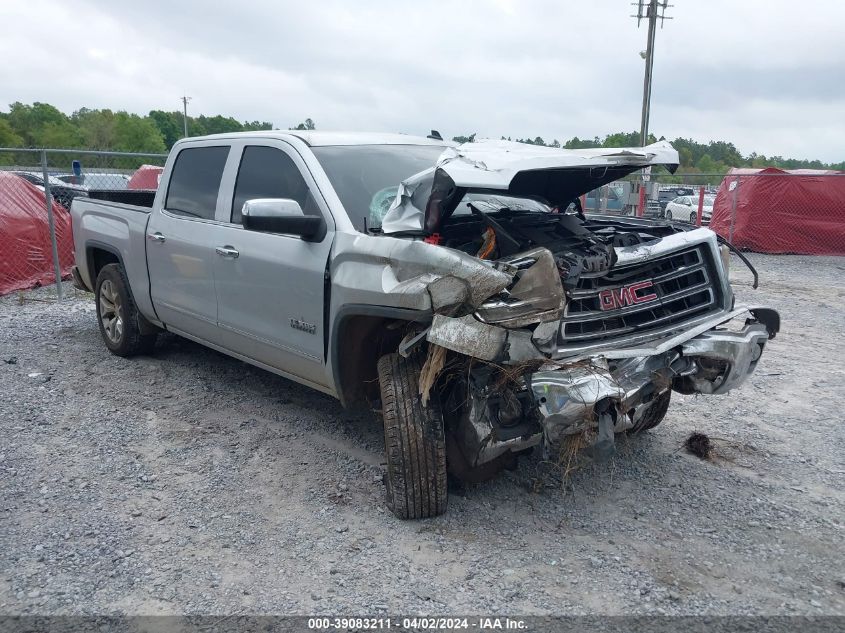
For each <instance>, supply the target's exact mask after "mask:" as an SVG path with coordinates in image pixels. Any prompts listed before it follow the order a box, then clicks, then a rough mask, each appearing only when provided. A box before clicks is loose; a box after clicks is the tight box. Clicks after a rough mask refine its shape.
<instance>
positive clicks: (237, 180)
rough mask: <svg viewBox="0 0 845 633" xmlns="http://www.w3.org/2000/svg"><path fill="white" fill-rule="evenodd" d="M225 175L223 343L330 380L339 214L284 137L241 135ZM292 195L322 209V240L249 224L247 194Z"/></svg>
mask: <svg viewBox="0 0 845 633" xmlns="http://www.w3.org/2000/svg"><path fill="white" fill-rule="evenodd" d="M232 151H233V152H239V153H240V157H239V159H237V160H236V158H237V155H234V154H233V156H232V158H231V159H230V164H229V167H228V168H227V175H226V176H225V177H224V180H225V181H226V182H227V183H229V182H233V183H234V184H233V186H232V185H229V186H228V187H226V188H227V190H228V191H227V193H228V194H229V195H228V198H227V200H226V201H225V203H224V204H223V205H222V207H221V210H220V211H221V214H222V215H221V216H218V220H220V224H219V225H218V226H217V227H215V231H214V235H215V241H214V243H213V244H212V247H213V248H217V249H219V252H216V254H215V256H214V264H213V266H214V279H215V287H216V290H217V320H218V324H219V326H220V333H219V336H220V337H221V340H222V344H223V345H224V346H225V347H226V348H228V349H230V350H232V351H234V352H237V353H239V354H243V355H245V356H248V357H249V358H252V359H254V360H257V361H260V362H262V363H265V364H267V365H270V366H271V367H273V368H275V369H277V370H280V371H283V372H286V373H289V374H292V375H294V376H296V377H299V378H301V379H304V380H306V381H309V382H312V383H315V384H317V385H325V383H326V377H325V366H324V365H325V361H324V334H325V332H324V302H325V300H326V297H325V294H324V288H325V284H326V281H325V280H326V278H325V275H326V267H327V264H328V259H329V251H330V250H331V246H332V240H333V237H334V221H333V220H332V217H331V214H330V213H329V211H328V207H327V206H326V203H325V201H324V200H323V198H322V196H321V194H320V193H319V190H318V189H317V187H316V184H315V182H314V181H313V179H312V177H311V174H310V172H309V171H308V169H307V167H306V165H305V163H304V161H303V160H302V158H301V157H300V155H299V153H298V152H297V151H296V150H295V149H294V148H293V147H292V146H290V145H289V144H288V143H286V142H284V141H281V140H278V141H274V140H266V141H264V140H262V141H255V142H248V141H240V142H239V144H236V145H234V146H233V150H232ZM256 198H289V199H293V200H296V201H297V202H298V203H299V204H300V206H301V207H302V209H303V211H304V212H305V214H306V215H322V216H323V217H324V219H325V221H326V225H327V229H328V230H327V231H326V234H325V236H323V238H322V239H321V240H320V241H306V240H303V239H302V238H300V237H297V236H294V235H281V234H274V233H263V232H258V231H252V230H250V231H248V230H246V229H244V228H243V225H242V224H241V209H242V207H243V204H244V202H245V201H247V200H251V199H256Z"/></svg>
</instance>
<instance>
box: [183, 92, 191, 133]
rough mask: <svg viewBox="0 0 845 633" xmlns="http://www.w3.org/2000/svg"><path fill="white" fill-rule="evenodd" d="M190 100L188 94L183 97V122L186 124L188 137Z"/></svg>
mask: <svg viewBox="0 0 845 633" xmlns="http://www.w3.org/2000/svg"><path fill="white" fill-rule="evenodd" d="M190 100H191V98H190V97H188V96H184V97H182V123H183V124H184V125H185V138H188V101H190Z"/></svg>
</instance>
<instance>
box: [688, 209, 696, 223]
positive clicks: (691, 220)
mask: <svg viewBox="0 0 845 633" xmlns="http://www.w3.org/2000/svg"><path fill="white" fill-rule="evenodd" d="M697 219H698V213H697V212H695V211H693V212H692V213H690V214H689V223H690V224H695V221H696V220H697Z"/></svg>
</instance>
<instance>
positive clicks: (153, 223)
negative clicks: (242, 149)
mask: <svg viewBox="0 0 845 633" xmlns="http://www.w3.org/2000/svg"><path fill="white" fill-rule="evenodd" d="M229 151H230V147H229V146H228V145H220V144H219V142H218V144H217V145H214V144H204V145H200V146H193V147H186V148H184V149H182V150H181V151H180V152H179V154H178V155H177V156H176V159H175V162H174V164H173V169H172V170H171V176H170V181H169V182H168V183H167V185H166V186H167V190H166V192H164V198H163V202H162V205H161V207H160V208H157V209H155V210H154V211H153V214H152V217H151V218H150V222H149V224H148V225H147V268H148V270H149V274H150V296H151V297H152V301H153V307H154V308H155V311H156V314H157V315H158V318H159V320H161V321H162V322H163V323H164V324H166V325H167V326H168V327H169V328H171V329H177V330H180V331H182V332H185V333H187V334H192V335H194V336H198V337H200V338H203V339H207V340H214V338H215V332H216V330H217V295H216V293H215V290H214V273H213V265H212V264H213V263H214V260H213V256H214V247H213V246H212V244H213V242H214V240H215V238H216V235H215V226H216V224H217V222H216V219H215V217H216V214H217V207H218V198H219V196H220V182H221V179H222V176H223V170H224V167H225V165H226V160H227V157H228V155H229Z"/></svg>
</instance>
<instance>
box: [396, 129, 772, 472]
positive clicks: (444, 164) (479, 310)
mask: <svg viewBox="0 0 845 633" xmlns="http://www.w3.org/2000/svg"><path fill="white" fill-rule="evenodd" d="M677 163H678V154H677V152H676V151H675V150H674V149H673V148H672V147H671V146H670V145H668V144H667V143H663V142H661V143H657V144H654V145H650V146H647V147H644V148H629V149H596V150H578V151H564V150H555V149H550V148H537V147H529V146H525V145H522V144H514V143H508V142H504V141H502V142H486V143H469V144H465V145H462V146H460V147H458V148H456V149H454V150H450V151H447V152H444V154H443V156H442V157H441V159H440V160H438V163H437V165H436V166H435V167H434V168H432V169H430V170H426V171H425V172H421V173H420V174H417V175H415V176H413V177H411V178H409V179H408V180H406V181H405V182H403V184H402V186H401V187H400V188H399V191H398V193H397V196H396V199H395V201H394V203H393V205H392V206H391V208H390V210H389V211H388V213H387V215H386V216H385V217H384V221H383V224H382V226H383V232H384V233H385V234H388V235H389V236H396V237H401V238H405V239H409V238H410V240H412V241H411V242H410V243H409V244H408V247H407V248H406V249H397V250H396V251H392V252H395V253H401V258H398V257H396V256H395V255H394V258H395V259H394V260H390V261H391V262H395V263H391V264H390V266H391V271H390V274H389V275H384V276H383V277H382V279H390V281H391V282H393V280H394V279H395V280H396V283H395V284H394V285H393V286H392V287H391V290H392V291H393V292H399V291H400V290H401V292H402V293H403V295H402V296H403V298H405V297H408V296H409V293H410V294H414V293H416V294H414V296H415V297H417V298H419V299H420V301H421V302H422V303H423V304H425V305H426V306H428V307H429V308H430V310H431V312H433V319H432V321H431V324H430V325H429V326H428V327H426V328H424V329H420V330H417V331H413V332H410V333H409V334H408V336H407V337H406V338H405V340H404V341H403V343H402V345H400V348H399V352H400V353H401V354H404V355H408V354H412V353H425V354H426V359H427V360H426V361H425V365H424V366H423V371H422V379H421V382H420V395H421V397H422V399H423V402H424V403H425V402H427V401H428V400H429V399H430V398H431V397H437V398H438V399H439V400H440V405H441V408H442V410H443V415H444V422H445V425H446V430H447V448H448V449H449V451H450V453H449V460H450V463H451V465H452V469H453V470H457V471H458V472H459V474H460V471H463V472H464V474H465V475H468V476H469V477H468V478H472V475H473V473H482V475H481V476H482V477H483V473H484V472H485V470H491V471H493V470H495V468H494V466H495V465H497V464H500V463H501V462H502V461H503V460H507V459H509V458H510V459H512V457H510V456H512V455H514V454H517V453H520V452H522V451H525V450H528V449H530V448H532V447H534V446H537V445H542V446H544V447H545V449H546V450H547V451H551V450H553V449H554V448H555V447H556V446H559V445H560V444H561V443H562V442H563V441H564V440H565V439H566V438H567V437H570V436H575V435H578V434H588V435H589V436H590V437H591V445H590V446H589V451H591V452H592V453H593V456H594V457H595V458H597V459H602V458H606V457H607V456H609V455H611V454H612V453H613V450H614V435H615V434H616V433H619V432H622V431H627V430H634V431H638V430H644V429H647V428H651V427H653V426H656V425H657V424H658V423H659V422H660V421H661V419H662V418H663V416H664V415H665V414H666V410H667V408H668V405H669V398H670V396H671V392H672V391H677V392H681V393H687V394H690V393H701V394H708V395H711V394H713V395H716V394H724V393H726V392H728V391H730V390H731V389H734V388H736V387H738V386H740V385H741V384H742V383H743V381H745V379H746V378H747V377H748V376H749V375H750V374H751V373H752V372H753V371H754V369H755V367H756V365H757V363H758V361H759V360H760V357H761V354H762V352H763V349H764V347H765V345H766V342H767V341H768V340H769V339H771V338H773V337H774V336H775V335H776V334H777V332H778V329H779V327H780V320H779V316H778V314H777V313H776V312H775V311H774V310H771V309H767V308H747V307H740V306H736V305H735V300H734V295H733V292H732V290H731V286H730V284H729V281H728V267H729V263H730V252H729V247H728V246H727V245H724V244H720V242H719V239H718V238H717V236H716V234H715V233H713V232H712V231H710V230H709V229H706V228H696V227H693V226H691V225H688V224H687V225H683V224H680V223H672V222H665V221H652V220H645V219H642V218H633V217H620V216H585V215H584V214H583V213H582V212H581V211H580V209H579V206H580V205H579V204H577V203H578V198H577V197H578V196H580V195H582V194H584V193H586V192H587V191H590V190H592V189H594V188H596V187H598V186H600V185H603V184H607V183H610V182H612V181H614V180H617V179H619V178H622V177H623V176H625V175H627V174H630V173H632V172H634V171H635V170H637V169H640V168H642V167H644V166H646V165H663V166H665V167H666V168H667V169H669V170H670V171H673V170H674V168H675V167H677ZM421 238H422V239H424V240H425V242H428V244H425V243H422V242H420V241H418V240H420V239H421ZM432 244H434V246H431V245H432ZM426 249H428V250H426ZM447 254H448V258H447V257H446V256H447ZM738 255H739V257H740V259H742V260H743V261H744V262H746V263H748V262H747V260H746V259H745V258H744V256H742V255H741V254H739V253H738ZM405 260H408V261H410V260H413V264H409V263H406V262H405ZM425 261H430V262H431V266H430V267H429V268H428V269H425V268H424V266H423V264H424V262H425ZM755 288H756V273H755ZM422 289H424V290H425V292H426V293H427V295H426V296H424V297H420V296H419V294H420V292H421V291H422ZM422 348H425V351H423V349H422ZM432 394H434V396H433V395H432ZM488 466H489V468H488Z"/></svg>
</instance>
